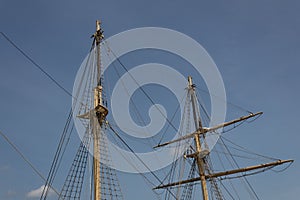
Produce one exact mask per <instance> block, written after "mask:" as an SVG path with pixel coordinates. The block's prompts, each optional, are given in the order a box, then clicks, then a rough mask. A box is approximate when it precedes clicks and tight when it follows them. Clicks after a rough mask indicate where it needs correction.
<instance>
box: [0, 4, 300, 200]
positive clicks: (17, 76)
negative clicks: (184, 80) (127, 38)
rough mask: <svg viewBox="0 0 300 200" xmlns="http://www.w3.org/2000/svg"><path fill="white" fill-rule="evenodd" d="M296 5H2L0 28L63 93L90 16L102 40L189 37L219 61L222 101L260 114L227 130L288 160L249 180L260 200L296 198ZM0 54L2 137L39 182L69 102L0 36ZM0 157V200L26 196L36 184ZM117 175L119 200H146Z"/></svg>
mask: <svg viewBox="0 0 300 200" xmlns="http://www.w3.org/2000/svg"><path fill="white" fill-rule="evenodd" d="M299 8H300V3H299V2H298V1H296V0H287V1H279V0H263V1H258V0H252V1H245V0H242V1H237V0H229V1H226V2H225V1H202V0H198V1H195V0H191V1H179V0H173V1H170V0H162V1H158V0H152V1H137V0H132V1H116V0H111V1H96V0H95V1H55V0H54V1H37V0H29V1H16V0H9V1H8V0H1V1H0V25H1V26H0V27H1V29H0V31H2V32H4V33H5V34H6V35H8V36H9V37H10V38H11V39H13V41H14V42H15V43H16V44H18V45H19V46H20V47H21V48H22V49H23V50H25V51H26V52H27V53H28V54H29V55H30V56H31V57H32V58H33V59H34V60H35V61H36V62H37V63H39V64H40V65H42V66H43V68H44V69H45V70H46V71H47V72H49V73H50V74H51V75H52V76H53V77H55V79H56V80H57V81H59V82H60V83H61V84H62V85H63V86H64V87H65V88H67V89H68V90H69V91H71V90H72V87H73V82H74V79H75V75H76V72H77V70H78V68H79V66H80V64H81V62H82V60H83V59H84V57H85V56H86V54H87V52H88V50H89V48H90V44H91V39H90V38H89V37H90V35H91V34H92V33H93V31H94V25H95V20H96V19H101V20H102V21H103V26H104V29H105V36H106V37H109V36H112V35H114V34H117V33H119V32H121V31H125V30H127V29H131V28H137V27H145V26H157V27H165V28H170V29H174V30H177V31H180V32H182V33H185V34H186V35H188V36H190V37H192V38H194V39H195V40H196V41H198V42H199V43H200V44H202V46H204V48H205V49H206V50H207V51H208V53H209V54H210V55H211V57H212V58H213V59H214V61H215V63H216V64H217V66H218V68H219V70H220V72H221V75H222V77H223V80H224V84H225V87H226V92H227V98H228V100H229V101H230V102H233V103H235V104H238V105H241V106H242V107H245V108H247V109H249V110H251V111H260V110H262V111H264V112H265V114H264V116H263V117H262V118H260V119H259V120H257V121H256V122H255V123H252V124H249V125H247V128H248V129H245V128H243V129H242V130H241V132H242V133H239V132H235V133H234V134H243V137H242V136H240V137H239V138H238V139H239V141H240V142H241V143H242V144H243V145H245V146H248V147H251V149H254V150H255V151H256V152H260V153H262V154H266V155H270V156H274V157H279V158H283V159H284V158H292V159H295V160H296V161H295V163H294V164H293V165H292V167H290V168H289V169H288V170H287V171H285V172H283V173H279V174H277V173H267V174H266V175H265V174H264V175H259V176H256V177H255V179H251V180H253V182H254V185H255V188H256V191H257V192H258V194H260V196H261V199H274V200H275V199H296V198H297V197H298V196H299V191H300V188H299V183H298V177H300V174H299V170H297V169H299V167H300V166H299V164H298V160H299V158H300V155H299V141H300V134H299V133H298V127H297V125H298V123H299V120H300V118H299V115H298V113H299V108H298V102H300V94H299V89H298V87H299V85H300V80H299V78H298V75H299V73H300V70H299V65H300V59H299V53H300V39H299V37H298V36H299V34H300V26H299V24H300V13H299ZM0 52H1V53H0V65H1V67H0V92H1V94H0V95H1V96H0V130H1V131H2V132H4V133H5V134H7V136H8V137H9V138H10V139H11V140H12V141H13V142H14V143H15V144H16V145H17V146H18V147H19V148H20V149H21V150H22V152H23V153H24V154H25V155H26V156H27V157H28V159H30V160H31V161H32V163H34V165H35V166H36V167H37V168H38V169H39V170H40V171H41V172H42V173H43V174H44V175H45V176H46V175H47V172H48V170H49V166H50V164H51V159H52V155H53V153H54V151H55V148H56V145H57V143H58V138H59V136H60V132H61V130H62V128H63V126H64V123H65V119H66V116H67V113H68V111H69V108H70V105H71V98H70V97H69V96H68V95H66V94H65V93H64V92H63V91H62V90H60V89H58V88H57V87H56V86H55V85H54V84H53V83H52V82H51V81H50V80H49V79H47V78H46V77H45V76H44V75H43V74H41V72H40V71H38V70H37V69H36V68H35V67H33V65H32V64H31V63H29V62H28V60H26V59H25V58H24V57H23V56H22V55H21V54H20V53H19V52H17V51H16V49H14V48H13V47H12V46H11V45H10V44H9V43H8V42H7V41H6V40H5V39H4V38H3V37H1V38H0ZM129 64H130V63H129ZM248 126H249V127H248ZM243 131H245V132H244V133H243ZM0 157H1V159H0V199H25V198H26V197H25V196H26V194H27V193H28V192H29V191H32V190H33V189H37V188H39V187H40V186H41V185H42V184H43V181H42V180H41V179H40V178H39V177H38V176H37V175H36V174H35V173H34V172H33V171H32V169H31V168H30V167H29V166H28V165H27V164H26V163H25V162H24V161H23V160H22V159H21V158H20V157H19V155H17V154H16V152H15V151H14V150H13V149H12V148H11V147H10V146H9V145H8V144H7V143H6V142H5V141H4V140H3V138H1V139H0ZM123 176H124V177H125V178H126V185H128V187H126V188H125V189H124V190H125V191H126V193H128V194H127V199H132V198H133V197H134V196H135V195H140V196H139V198H140V197H147V199H151V198H152V196H151V191H149V190H146V191H144V192H143V193H142V192H141V193H137V194H135V191H134V187H133V186H134V182H135V181H141V180H140V179H139V178H138V177H136V176H130V175H128V174H126V175H123ZM147 195H149V196H147Z"/></svg>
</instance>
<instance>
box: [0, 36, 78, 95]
mask: <svg viewBox="0 0 300 200" xmlns="http://www.w3.org/2000/svg"><path fill="white" fill-rule="evenodd" d="M0 34H1V35H2V36H3V37H4V38H5V39H6V40H7V41H8V42H9V43H10V44H11V45H12V46H13V47H14V48H16V49H17V50H18V51H19V52H20V53H21V54H22V55H23V56H24V57H25V58H26V59H27V60H29V61H30V62H31V63H32V64H33V65H34V66H35V67H36V68H37V69H38V70H40V71H41V72H42V73H43V74H44V75H46V77H48V78H49V79H50V80H51V81H52V82H53V83H54V84H55V85H56V86H57V87H58V88H60V89H61V90H63V91H64V92H65V93H66V94H67V95H69V96H70V97H73V96H72V94H71V92H69V91H68V90H67V89H66V88H65V87H63V86H62V85H61V84H60V83H59V82H58V81H57V80H55V78H54V77H53V76H51V75H50V74H49V73H48V72H47V71H46V70H45V69H43V67H42V66H41V65H39V64H38V63H37V62H36V61H34V60H33V58H31V57H30V56H29V55H28V54H27V53H26V52H25V51H24V50H22V49H21V48H20V47H19V46H18V45H17V44H16V43H15V42H13V41H12V40H11V39H10V38H9V37H8V36H7V35H6V34H5V33H3V32H0ZM73 98H74V97H73Z"/></svg>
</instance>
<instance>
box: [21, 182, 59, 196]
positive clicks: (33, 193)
mask: <svg viewBox="0 0 300 200" xmlns="http://www.w3.org/2000/svg"><path fill="white" fill-rule="evenodd" d="M47 187H48V186H47ZM44 188H45V185H42V186H41V187H39V188H37V189H34V190H32V191H30V192H28V193H27V194H26V197H27V198H36V197H40V196H41V195H42V192H43V190H44ZM54 193H55V192H54V191H53V190H52V189H50V190H49V193H48V196H51V195H53V194H54Z"/></svg>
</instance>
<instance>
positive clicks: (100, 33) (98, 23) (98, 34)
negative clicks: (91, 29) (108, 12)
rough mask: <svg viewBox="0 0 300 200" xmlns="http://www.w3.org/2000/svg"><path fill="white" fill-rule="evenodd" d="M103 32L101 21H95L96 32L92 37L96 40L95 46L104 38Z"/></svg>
mask: <svg viewBox="0 0 300 200" xmlns="http://www.w3.org/2000/svg"><path fill="white" fill-rule="evenodd" d="M103 32H104V31H103V30H102V28H101V21H100V20H96V32H95V33H94V34H93V35H92V37H93V38H95V40H96V45H99V44H100V43H101V41H102V39H103V38H104V35H103Z"/></svg>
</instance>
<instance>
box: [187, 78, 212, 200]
mask: <svg viewBox="0 0 300 200" xmlns="http://www.w3.org/2000/svg"><path fill="white" fill-rule="evenodd" d="M188 91H189V94H190V97H191V101H192V108H193V117H194V123H195V128H196V130H198V129H202V123H201V119H200V117H198V116H197V112H198V106H197V99H196V95H195V86H194V85H193V81H192V77H191V76H189V77H188ZM194 142H195V145H196V154H195V159H196V162H197V166H198V171H199V174H200V181H201V188H202V196H203V200H209V199H208V190H207V184H206V179H205V166H204V162H205V160H204V158H201V157H200V152H201V151H202V148H201V142H200V135H198V134H196V135H194Z"/></svg>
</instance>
